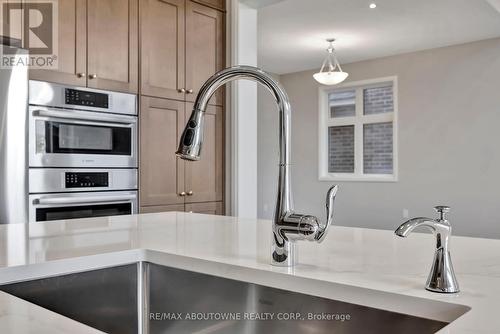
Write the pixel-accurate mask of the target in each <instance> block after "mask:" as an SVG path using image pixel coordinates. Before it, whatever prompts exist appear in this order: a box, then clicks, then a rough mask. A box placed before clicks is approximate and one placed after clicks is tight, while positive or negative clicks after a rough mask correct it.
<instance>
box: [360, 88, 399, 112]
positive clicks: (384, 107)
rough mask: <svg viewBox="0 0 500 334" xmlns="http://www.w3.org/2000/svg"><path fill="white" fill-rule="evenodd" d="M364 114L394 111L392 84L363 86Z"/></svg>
mask: <svg viewBox="0 0 500 334" xmlns="http://www.w3.org/2000/svg"><path fill="white" fill-rule="evenodd" d="M363 103H364V114H365V115H373V114H383V113H388V112H393V111H394V98H393V94H392V86H384V87H375V88H365V89H364V90H363Z"/></svg>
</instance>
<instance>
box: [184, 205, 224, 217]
mask: <svg viewBox="0 0 500 334" xmlns="http://www.w3.org/2000/svg"><path fill="white" fill-rule="evenodd" d="M186 211H187V212H193V213H204V214H207V215H224V205H223V203H222V202H210V203H196V204H186Z"/></svg>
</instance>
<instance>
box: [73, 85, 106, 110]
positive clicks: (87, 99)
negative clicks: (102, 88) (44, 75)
mask: <svg viewBox="0 0 500 334" xmlns="http://www.w3.org/2000/svg"><path fill="white" fill-rule="evenodd" d="M64 95H65V103H66V104H69V105H77V106H89V107H97V108H106V109H107V108H108V107H109V95H108V94H103V93H96V92H87V91H83V90H77V89H70V88H66V89H65V91H64Z"/></svg>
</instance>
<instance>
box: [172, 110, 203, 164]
mask: <svg viewBox="0 0 500 334" xmlns="http://www.w3.org/2000/svg"><path fill="white" fill-rule="evenodd" d="M204 123H205V111H203V110H199V109H194V110H193V113H192V114H191V117H190V118H189V121H188V122H187V124H186V127H185V128H184V132H183V133H182V136H181V140H180V141H179V148H178V149H177V152H175V154H177V156H178V157H180V158H181V159H184V160H189V161H197V160H200V154H201V148H202V145H203V125H204Z"/></svg>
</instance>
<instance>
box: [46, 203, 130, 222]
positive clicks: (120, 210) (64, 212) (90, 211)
mask: <svg viewBox="0 0 500 334" xmlns="http://www.w3.org/2000/svg"><path fill="white" fill-rule="evenodd" d="M130 214H132V203H119V204H95V205H82V206H63V207H50V208H37V209H36V221H37V222H41V221H50V220H64V219H73V218H92V217H106V216H118V215H130Z"/></svg>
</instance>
